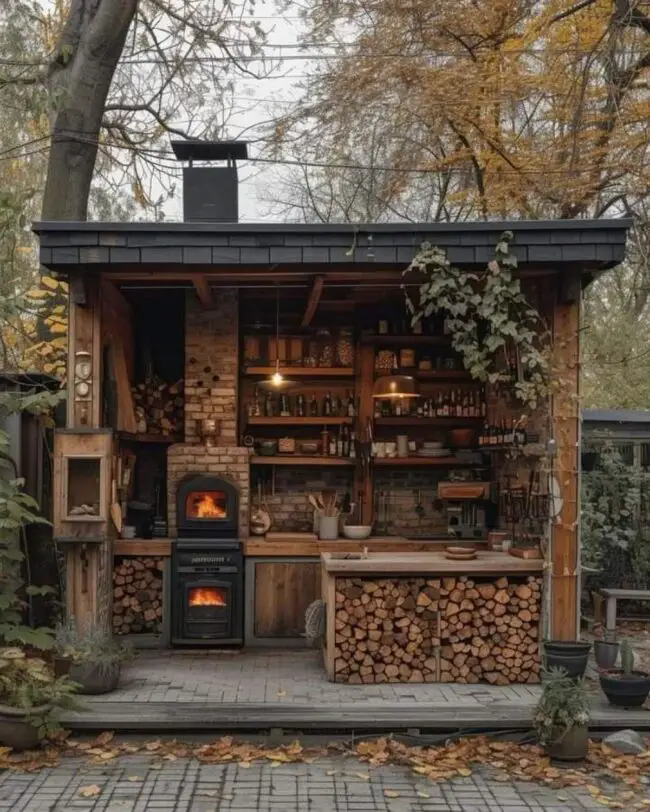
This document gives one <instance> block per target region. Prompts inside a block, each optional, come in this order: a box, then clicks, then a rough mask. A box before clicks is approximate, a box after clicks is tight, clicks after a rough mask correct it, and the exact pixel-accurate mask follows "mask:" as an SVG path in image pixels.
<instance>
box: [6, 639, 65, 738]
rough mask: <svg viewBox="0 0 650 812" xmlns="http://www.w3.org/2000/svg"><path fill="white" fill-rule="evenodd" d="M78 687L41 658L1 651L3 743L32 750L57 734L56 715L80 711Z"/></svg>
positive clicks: (22, 652)
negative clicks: (77, 700)
mask: <svg viewBox="0 0 650 812" xmlns="http://www.w3.org/2000/svg"><path fill="white" fill-rule="evenodd" d="M76 688H77V686H76V685H75V684H74V682H72V680H70V679H69V678H68V677H56V676H55V674H54V671H53V670H52V667H51V666H50V665H48V663H46V662H45V661H44V660H42V659H41V658H40V657H27V656H26V655H25V652H24V651H22V650H21V649H19V648H13V647H12V648H2V649H0V742H2V743H3V744H4V745H6V746H8V747H12V748H13V749H14V750H28V749H29V748H30V747H35V746H36V744H37V743H38V742H39V741H40V740H41V739H42V738H44V737H45V736H47V734H48V733H50V732H52V731H53V730H56V729H57V727H58V725H57V721H56V711H57V710H58V709H60V708H78V707H79V706H78V705H77V704H76V703H75V701H74V694H75V691H76Z"/></svg>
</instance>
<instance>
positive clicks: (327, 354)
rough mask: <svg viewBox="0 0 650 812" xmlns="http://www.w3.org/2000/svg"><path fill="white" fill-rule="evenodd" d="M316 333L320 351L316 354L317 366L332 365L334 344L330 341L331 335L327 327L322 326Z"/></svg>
mask: <svg viewBox="0 0 650 812" xmlns="http://www.w3.org/2000/svg"><path fill="white" fill-rule="evenodd" d="M316 335H317V336H318V345H319V349H320V352H319V354H318V366H319V367H333V366H334V344H333V343H332V336H331V334H330V331H329V330H328V329H327V327H322V328H321V329H320V330H319V331H318V332H317V333H316Z"/></svg>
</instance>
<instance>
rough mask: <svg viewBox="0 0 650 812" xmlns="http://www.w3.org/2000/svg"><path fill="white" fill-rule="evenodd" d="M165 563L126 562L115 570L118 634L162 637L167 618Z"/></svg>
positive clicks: (115, 625) (155, 560) (143, 559)
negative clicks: (163, 618)
mask: <svg viewBox="0 0 650 812" xmlns="http://www.w3.org/2000/svg"><path fill="white" fill-rule="evenodd" d="M162 570H163V559H161V558H148V557H138V558H135V557H134V558H130V557H129V558H124V559H122V562H121V563H120V564H118V566H116V567H115V569H114V570H113V631H114V633H115V634H138V633H142V632H149V633H158V632H160V629H161V624H162V615H163V576H162Z"/></svg>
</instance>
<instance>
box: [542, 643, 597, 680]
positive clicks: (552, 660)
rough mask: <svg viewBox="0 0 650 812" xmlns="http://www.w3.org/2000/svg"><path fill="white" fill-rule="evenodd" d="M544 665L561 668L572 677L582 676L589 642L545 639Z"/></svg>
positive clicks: (587, 656)
mask: <svg viewBox="0 0 650 812" xmlns="http://www.w3.org/2000/svg"><path fill="white" fill-rule="evenodd" d="M543 646H544V667H545V668H547V669H549V668H563V669H564V670H565V671H566V672H567V674H568V675H569V676H570V677H571V678H572V679H580V678H581V677H584V675H585V670H586V668H587V660H588V659H589V649H590V648H591V643H585V642H583V641H581V640H546V641H545V642H544V644H543Z"/></svg>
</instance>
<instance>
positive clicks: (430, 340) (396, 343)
mask: <svg viewBox="0 0 650 812" xmlns="http://www.w3.org/2000/svg"><path fill="white" fill-rule="evenodd" d="M361 343H362V344H374V345H375V346H377V347H410V346H411V345H413V346H416V345H417V346H423V345H424V346H427V347H450V346H451V336H423V335H406V336H398V335H374V336H362V338H361Z"/></svg>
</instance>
